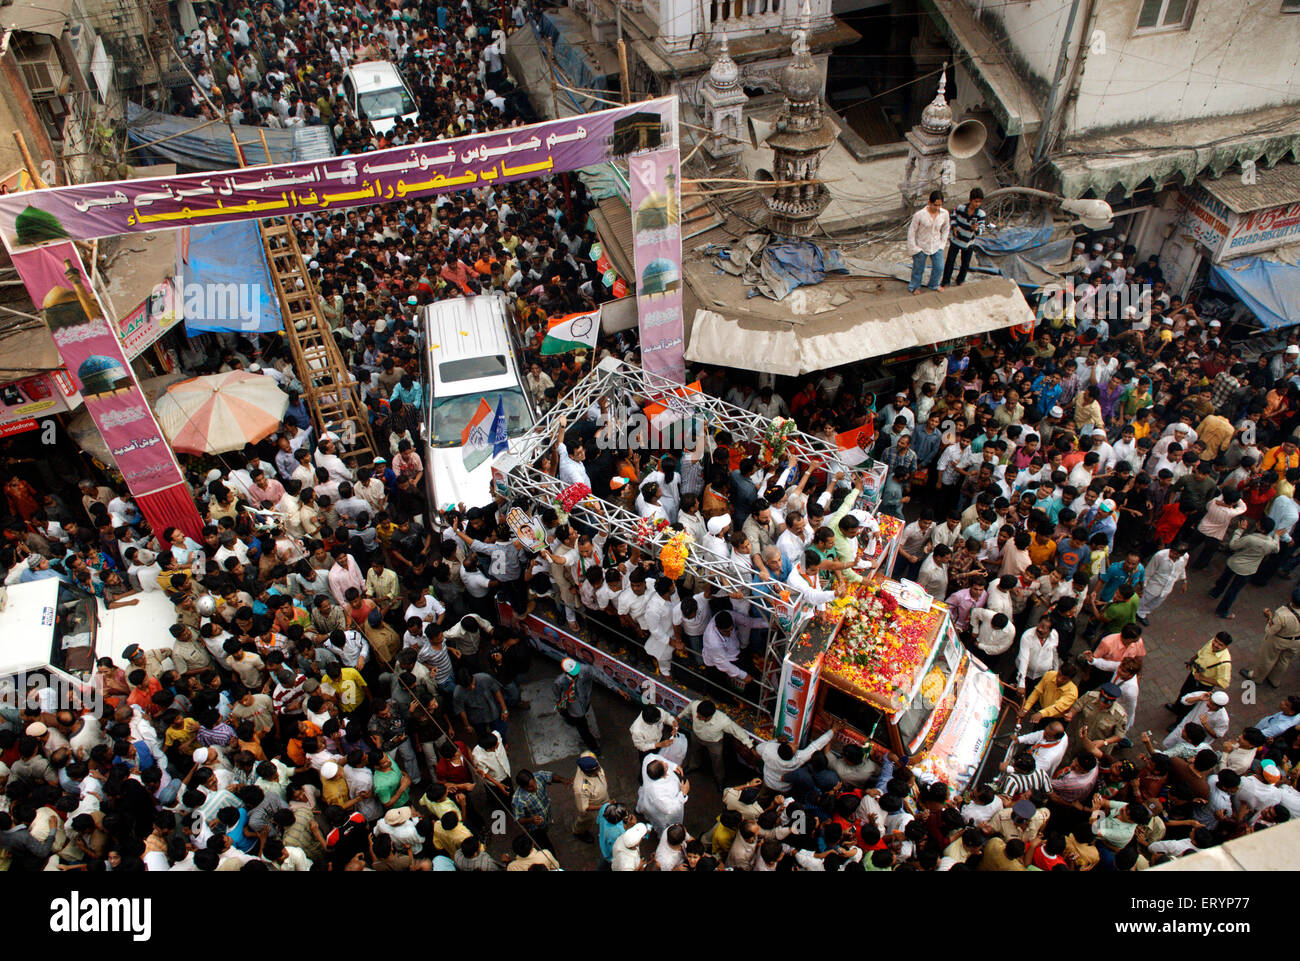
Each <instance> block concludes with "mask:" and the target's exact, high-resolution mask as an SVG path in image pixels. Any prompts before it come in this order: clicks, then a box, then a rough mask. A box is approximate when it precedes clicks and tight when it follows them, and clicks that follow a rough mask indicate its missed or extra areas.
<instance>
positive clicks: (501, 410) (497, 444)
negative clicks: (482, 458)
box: [491, 394, 510, 457]
mask: <svg viewBox="0 0 1300 961" xmlns="http://www.w3.org/2000/svg"><path fill="white" fill-rule="evenodd" d="M491 441H492V456H493V457H496V455H497V454H504V453H505V452H506V448H507V447H509V446H510V435H509V434H508V433H507V432H506V401H505V398H504V397H502V396H501V395H500V394H497V412H496V413H495V414H493V415H492V431H491Z"/></svg>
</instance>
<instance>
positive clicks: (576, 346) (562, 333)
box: [542, 310, 600, 356]
mask: <svg viewBox="0 0 1300 961" xmlns="http://www.w3.org/2000/svg"><path fill="white" fill-rule="evenodd" d="M599 335H600V311H599V310H593V311H592V312H591V313H589V314H565V315H564V316H563V317H557V318H556V319H555V320H553V321H551V325H550V327H549V328H547V331H546V337H545V338H544V339H543V340H542V355H543V356H545V355H547V354H567V353H568V352H569V351H571V350H591V349H592V348H594V347H595V346H596V338H597V337H598V336H599Z"/></svg>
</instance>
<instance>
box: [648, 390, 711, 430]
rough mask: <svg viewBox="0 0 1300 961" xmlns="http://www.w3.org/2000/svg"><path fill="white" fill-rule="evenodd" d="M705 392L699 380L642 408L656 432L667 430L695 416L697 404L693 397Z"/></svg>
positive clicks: (671, 391)
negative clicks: (680, 421) (678, 422)
mask: <svg viewBox="0 0 1300 961" xmlns="http://www.w3.org/2000/svg"><path fill="white" fill-rule="evenodd" d="M703 391H704V387H703V385H702V384H701V383H700V382H699V381H698V380H697V381H695V382H694V383H691V384H687V385H685V386H684V387H674V388H673V389H672V390H670V391H668V393H666V394H664V395H662V396H661V397H659V398H658V399H656V400H654V401H651V402H650V403H649V404H647V405H646V406H645V407H644V408H642V410H643V411H644V413H645V416H646V420H648V421H649V422H650V426H651V427H652V428H653V429H654V430H656V431H665V430H667V429H668V428H669V427H671V426H672V425H673V424H675V423H676V422H677V421H679V420H682V419H684V418H686V417H691V416H694V415H695V413H696V406H695V402H694V401H693V400H691V395H692V394H699V393H703Z"/></svg>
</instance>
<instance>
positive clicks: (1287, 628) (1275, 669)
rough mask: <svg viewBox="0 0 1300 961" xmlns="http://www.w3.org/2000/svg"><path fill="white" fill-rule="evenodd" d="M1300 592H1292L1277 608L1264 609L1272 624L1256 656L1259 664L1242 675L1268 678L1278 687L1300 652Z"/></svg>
mask: <svg viewBox="0 0 1300 961" xmlns="http://www.w3.org/2000/svg"><path fill="white" fill-rule="evenodd" d="M1297 594H1300V591H1297V592H1296V593H1294V594H1292V595H1291V600H1290V602H1289V603H1287V604H1283V605H1282V606H1281V607H1279V608H1278V609H1277V610H1276V611H1275V610H1273V609H1271V608H1268V607H1266V608H1264V616H1265V617H1266V618H1268V623H1267V624H1266V625H1265V626H1264V640H1263V642H1262V643H1261V644H1260V646H1259V654H1257V655H1256V656H1255V666H1254V667H1252V668H1251V669H1250V670H1243V671H1242V672H1241V676H1242V677H1244V678H1246V679H1247V680H1252V681H1267V682H1268V683H1269V686H1271V687H1277V685H1278V681H1279V680H1281V678H1282V675H1283V674H1285V673H1286V669H1287V668H1288V667H1289V666H1290V664H1291V658H1292V657H1294V656H1295V653H1296V651H1300V612H1297V610H1296V606H1300V598H1298V597H1297Z"/></svg>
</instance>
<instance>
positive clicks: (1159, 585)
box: [1137, 545, 1187, 621]
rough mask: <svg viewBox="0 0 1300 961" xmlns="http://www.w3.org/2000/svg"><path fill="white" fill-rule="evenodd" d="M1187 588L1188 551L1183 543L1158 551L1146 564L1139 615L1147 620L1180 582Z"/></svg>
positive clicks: (1140, 618) (1143, 619)
mask: <svg viewBox="0 0 1300 961" xmlns="http://www.w3.org/2000/svg"><path fill="white" fill-rule="evenodd" d="M1179 581H1182V582H1183V590H1184V591H1186V590H1187V551H1185V550H1184V549H1183V548H1182V546H1181V545H1175V546H1173V547H1166V548H1164V550H1159V551H1156V552H1155V554H1154V555H1152V557H1151V560H1149V561H1147V564H1146V578H1145V580H1144V581H1143V582H1142V600H1140V601H1139V602H1138V609H1137V616H1138V619H1139V620H1142V621H1146V619H1147V618H1148V617H1150V616H1151V615H1152V614H1153V613H1154V612H1155V610H1156V608H1158V607H1159V606H1160V605H1161V604H1163V603H1164V602H1165V600H1166V599H1167V598H1168V597H1169V595H1170V594H1172V593H1173V592H1174V587H1175V586H1177V584H1178V582H1179Z"/></svg>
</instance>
